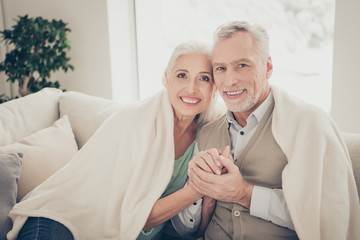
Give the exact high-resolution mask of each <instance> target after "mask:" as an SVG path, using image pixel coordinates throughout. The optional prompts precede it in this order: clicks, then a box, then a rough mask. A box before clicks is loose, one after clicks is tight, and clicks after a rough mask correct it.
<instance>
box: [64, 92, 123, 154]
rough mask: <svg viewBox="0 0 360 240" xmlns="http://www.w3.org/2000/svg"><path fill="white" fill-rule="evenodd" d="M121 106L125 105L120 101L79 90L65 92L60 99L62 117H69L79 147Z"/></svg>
mask: <svg viewBox="0 0 360 240" xmlns="http://www.w3.org/2000/svg"><path fill="white" fill-rule="evenodd" d="M121 106H123V105H122V104H120V103H118V102H114V101H111V100H108V99H104V98H100V97H94V96H90V95H86V94H83V93H78V92H65V93H63V94H62V95H61V97H60V99H59V111H60V117H62V116H64V115H67V116H68V117H69V121H70V124H71V127H72V129H73V132H74V135H75V139H76V142H77V144H78V147H79V148H81V147H82V146H83V145H84V144H85V143H86V142H87V140H89V138H90V137H91V136H92V135H93V134H94V132H95V131H96V130H97V129H98V128H99V126H100V125H101V123H102V122H103V121H104V120H105V119H106V118H107V117H109V116H110V115H111V114H113V113H114V112H115V111H116V110H118V109H120V108H121Z"/></svg>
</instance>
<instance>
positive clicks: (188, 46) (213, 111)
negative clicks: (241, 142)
mask: <svg viewBox="0 0 360 240" xmlns="http://www.w3.org/2000/svg"><path fill="white" fill-rule="evenodd" d="M191 53H203V54H205V55H206V56H208V58H209V62H211V49H210V48H209V47H208V46H207V45H205V44H203V43H199V42H186V43H182V44H180V45H178V46H177V47H176V48H175V49H174V51H173V52H172V54H171V56H170V59H169V61H168V65H167V67H166V68H165V72H164V75H163V78H162V83H163V84H164V86H165V81H166V79H165V73H166V74H167V76H168V77H170V75H171V70H172V68H173V67H174V65H175V62H176V60H177V59H178V58H179V57H180V56H182V55H185V54H191ZM213 82H214V79H213ZM217 99H218V94H216V96H215V97H214V98H212V100H211V103H210V104H209V106H208V108H207V109H206V110H205V111H204V112H202V113H200V114H199V116H198V118H197V122H198V124H205V123H207V122H210V121H212V120H214V119H215V118H216V117H218V116H219V115H220V114H221V113H223V112H222V111H221V110H220V107H219V106H218V100H217Z"/></svg>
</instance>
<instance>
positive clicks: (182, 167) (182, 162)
mask: <svg viewBox="0 0 360 240" xmlns="http://www.w3.org/2000/svg"><path fill="white" fill-rule="evenodd" d="M194 147H195V141H194V142H193V143H192V144H191V145H190V146H189V147H188V149H187V150H186V152H185V153H184V155H182V156H181V157H180V158H178V159H176V160H175V164H174V171H173V174H172V176H171V179H170V182H169V184H168V186H167V187H166V189H165V191H164V193H163V194H162V195H161V197H160V198H163V197H166V196H168V195H170V194H172V193H174V192H176V191H178V190H179V189H182V188H183V187H184V185H185V183H186V181H187V169H188V162H189V161H190V159H191V158H192V156H193V153H194ZM168 221H170V220H168ZM168 221H166V222H163V223H162V224H160V225H158V226H156V227H154V228H152V229H150V230H148V231H146V232H144V231H141V233H140V234H139V236H138V237H137V240H149V239H151V240H155V239H161V236H162V234H163V230H164V227H165V225H166V223H167V222H168Z"/></svg>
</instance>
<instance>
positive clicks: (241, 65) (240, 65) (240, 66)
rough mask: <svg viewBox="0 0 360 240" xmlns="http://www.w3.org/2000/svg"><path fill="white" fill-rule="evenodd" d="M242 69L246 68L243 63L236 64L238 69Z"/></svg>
mask: <svg viewBox="0 0 360 240" xmlns="http://www.w3.org/2000/svg"><path fill="white" fill-rule="evenodd" d="M244 67H247V64H245V63H241V64H238V68H244Z"/></svg>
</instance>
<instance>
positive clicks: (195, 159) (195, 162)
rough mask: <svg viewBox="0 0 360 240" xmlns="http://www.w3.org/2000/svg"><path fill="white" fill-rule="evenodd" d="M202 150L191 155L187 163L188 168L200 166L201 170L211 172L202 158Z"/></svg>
mask: <svg viewBox="0 0 360 240" xmlns="http://www.w3.org/2000/svg"><path fill="white" fill-rule="evenodd" d="M204 154H205V153H204V152H199V153H198V154H197V155H195V156H194V157H193V159H192V160H191V161H190V162H189V164H188V169H190V168H201V169H202V170H204V171H206V172H211V173H212V170H211V168H210V167H209V166H208V165H207V163H206V161H205V160H204V159H203V157H202V155H204Z"/></svg>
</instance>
